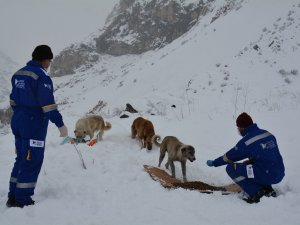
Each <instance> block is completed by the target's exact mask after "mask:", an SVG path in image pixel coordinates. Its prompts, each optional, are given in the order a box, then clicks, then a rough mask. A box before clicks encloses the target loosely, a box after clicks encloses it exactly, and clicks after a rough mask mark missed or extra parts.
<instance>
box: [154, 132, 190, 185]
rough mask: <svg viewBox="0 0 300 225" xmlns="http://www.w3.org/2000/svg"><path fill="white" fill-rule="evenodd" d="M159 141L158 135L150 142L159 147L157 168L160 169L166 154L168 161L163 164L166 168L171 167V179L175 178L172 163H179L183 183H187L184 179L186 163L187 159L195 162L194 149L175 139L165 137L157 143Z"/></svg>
mask: <svg viewBox="0 0 300 225" xmlns="http://www.w3.org/2000/svg"><path fill="white" fill-rule="evenodd" d="M159 140H161V137H160V136H159V135H155V136H153V138H152V142H153V143H154V144H155V145H156V146H158V147H160V155H159V163H158V167H160V165H161V163H162V161H163V159H164V157H165V154H166V152H168V161H167V163H166V164H165V166H166V168H167V169H168V168H169V165H170V166H171V172H172V177H174V178H175V165H174V161H179V162H181V170H182V176H183V181H187V179H186V161H187V159H188V160H190V161H191V162H193V161H195V160H196V157H195V149H194V147H193V146H191V145H185V144H183V143H181V142H180V141H179V140H178V139H177V138H176V137H173V136H167V137H165V138H164V139H163V140H162V142H161V143H159V142H158V141H159Z"/></svg>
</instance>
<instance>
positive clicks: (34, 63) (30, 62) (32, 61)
mask: <svg viewBox="0 0 300 225" xmlns="http://www.w3.org/2000/svg"><path fill="white" fill-rule="evenodd" d="M27 66H35V67H40V68H43V67H42V66H41V64H39V63H38V62H37V61H35V60H30V61H28V63H27Z"/></svg>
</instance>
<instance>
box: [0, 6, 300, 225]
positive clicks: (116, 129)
mask: <svg viewBox="0 0 300 225" xmlns="http://www.w3.org/2000/svg"><path fill="white" fill-rule="evenodd" d="M240 2H241V6H242V7H237V8H234V9H233V10H232V11H229V12H228V13H227V14H226V15H221V17H220V18H219V19H218V20H216V21H214V22H213V23H210V21H211V18H212V17H213V16H214V15H215V13H216V11H217V9H218V8H220V7H221V6H222V5H223V4H225V1H223V0H222V1H221V0H220V1H217V3H215V4H216V8H215V10H214V11H213V12H211V13H209V14H208V15H207V16H206V17H205V18H203V19H202V20H201V21H200V22H199V24H197V26H195V27H194V28H193V29H192V30H190V32H188V33H187V34H186V35H184V36H183V37H181V38H179V39H178V40H176V41H174V42H173V43H171V44H170V45H168V46H166V47H165V48H163V49H161V50H157V51H152V52H148V53H146V54H143V55H141V56H122V57H110V56H102V59H101V60H100V63H99V64H98V65H96V66H95V67H93V68H91V69H90V70H88V71H83V72H80V71H78V72H77V73H76V75H74V76H65V77H60V78H55V79H53V81H54V84H55V86H56V92H55V96H56V100H57V102H58V103H60V110H61V113H62V115H63V116H64V120H65V123H66V125H67V126H68V128H69V132H70V134H72V132H73V130H74V125H75V123H76V121H77V119H79V118H80V117H82V116H84V115H85V114H86V113H88V112H91V111H93V112H94V113H96V114H101V115H102V116H103V117H104V118H105V120H107V121H109V122H110V123H111V124H112V129H111V130H109V131H107V132H106V133H105V134H104V137H103V138H104V140H103V141H102V142H100V143H98V144H97V145H95V146H94V147H93V148H90V147H88V146H85V145H84V144H80V145H77V148H78V149H79V150H80V151H81V153H82V155H83V158H84V161H85V163H86V165H87V170H84V169H83V168H82V166H81V162H80V159H79V157H78V155H77V152H76V150H75V148H74V146H73V145H71V144H66V145H63V146H61V145H60V144H59V143H60V141H61V139H60V138H59V137H58V134H59V133H58V131H57V129H56V127H55V126H54V125H53V124H51V125H50V126H49V129H48V136H47V145H46V153H45V160H44V164H43V168H42V171H41V173H40V177H39V180H38V184H37V187H36V192H35V195H34V200H35V201H36V205H34V206H30V207H25V208H23V209H18V208H9V209H8V208H6V206H5V202H6V200H7V189H8V181H9V177H10V170H11V167H12V165H13V159H14V144H13V136H12V134H11V133H8V134H6V135H2V136H0V149H1V157H0V180H1V181H2V182H1V185H0V202H2V206H1V205H0V224H10V225H14V224H18V225H20V224H32V225H35V224H57V225H60V224H63V225H65V224H88V225H92V224H109V225H113V224H128V225H129V224H130V225H132V224H149V225H150V224H155V225H160V224H161V225H162V224H190V225H192V224H195V225H196V224H216V225H219V224H223V225H227V224H228V225H229V224H237V223H242V224H249V225H253V224H298V223H299V220H300V206H299V205H300V181H299V180H298V179H297V177H298V171H299V163H298V161H299V156H300V153H299V143H298V140H299V133H298V127H300V120H299V118H298V117H299V115H300V89H299V87H300V81H299V76H300V75H299V69H300V68H299V67H300V66H299V63H298V61H297V59H299V56H300V49H299V48H300V39H299V37H300V31H299V26H300V5H299V2H298V1H296V0H287V1H281V0H265V1H259V0H252V1H240ZM273 41H274V42H273ZM272 42H273V44H271V43H272ZM256 45H257V46H258V47H259V48H257V47H256ZM255 49H256V50H255ZM101 102H103V104H101ZM126 103H131V104H132V105H133V106H134V107H135V108H136V109H137V110H139V112H140V113H139V114H136V115H132V114H128V115H129V116H130V117H129V118H127V119H120V118H119V116H120V115H121V114H122V113H124V111H123V110H124V109H125V105H126ZM97 104H98V105H99V107H98V108H97V107H95V106H96V105H97ZM105 104H106V105H105ZM103 105H104V107H103V108H102V109H101V107H102V106H103ZM172 105H175V106H176V108H174V107H171V106H172ZM243 111H247V112H248V113H249V114H250V115H251V116H252V118H253V120H254V121H255V122H256V123H257V124H258V126H259V127H261V128H264V129H267V130H269V131H270V132H271V133H273V134H274V135H275V136H276V138H277V141H278V144H279V147H280V150H281V153H282V156H283V159H284V163H285V167H286V176H285V178H284V180H283V181H282V182H281V183H279V184H277V185H274V189H275V190H276V191H277V192H278V193H279V196H278V197H277V198H262V199H261V202H260V203H259V204H252V205H249V204H247V203H245V202H244V201H242V200H241V199H240V195H239V194H233V195H227V196H224V195H221V194H220V193H214V194H210V195H208V194H201V193H199V192H197V191H186V190H182V189H176V190H167V189H164V188H163V187H162V186H161V185H160V184H159V183H158V182H155V181H153V180H152V179H151V178H150V176H149V175H148V174H147V173H146V172H144V170H143V165H144V164H148V165H153V166H157V164H158V157H159V150H158V149H157V148H154V149H153V150H151V151H147V150H145V149H142V150H141V149H140V147H139V144H138V141H137V140H133V139H131V137H130V126H131V124H132V121H133V120H134V118H136V117H137V116H143V117H145V118H148V119H150V120H151V121H152V122H153V124H154V127H155V131H156V133H157V134H160V135H161V136H162V137H164V136H166V135H174V136H176V137H178V138H179V139H180V140H181V141H182V142H184V143H187V144H191V145H193V146H194V147H195V149H196V161H195V162H193V163H190V162H189V163H188V164H187V179H188V180H201V181H204V182H206V183H209V184H214V185H225V184H230V183H231V180H230V178H229V177H228V176H227V174H226V172H225V167H218V168H209V167H207V166H206V160H207V159H214V158H216V157H218V156H220V155H222V154H224V153H225V152H226V151H227V150H229V149H230V148H231V147H233V146H234V145H235V143H236V142H237V141H238V140H239V139H240V137H239V136H238V133H237V130H236V127H235V118H236V116H237V115H238V114H239V113H240V112H243ZM152 114H155V115H152ZM7 129H8V128H7ZM297 168H298V169H297ZM176 172H177V173H176V174H177V177H178V178H179V179H182V174H181V169H180V165H179V164H176Z"/></svg>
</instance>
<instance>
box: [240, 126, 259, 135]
mask: <svg viewBox="0 0 300 225" xmlns="http://www.w3.org/2000/svg"><path fill="white" fill-rule="evenodd" d="M257 129H258V126H257V124H256V123H254V124H252V125H250V126H248V127H247V128H245V130H243V131H242V132H241V135H242V136H243V137H244V136H246V135H247V134H249V133H252V132H253V131H255V130H257Z"/></svg>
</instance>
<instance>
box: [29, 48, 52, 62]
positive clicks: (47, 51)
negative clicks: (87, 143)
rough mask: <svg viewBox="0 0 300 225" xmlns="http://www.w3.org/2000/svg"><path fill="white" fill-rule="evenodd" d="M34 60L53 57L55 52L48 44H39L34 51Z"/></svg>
mask: <svg viewBox="0 0 300 225" xmlns="http://www.w3.org/2000/svg"><path fill="white" fill-rule="evenodd" d="M32 59H33V60H43V59H53V53H52V51H51V48H50V47H49V46H48V45H39V46H37V47H36V48H35V49H34V50H33V52H32Z"/></svg>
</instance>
